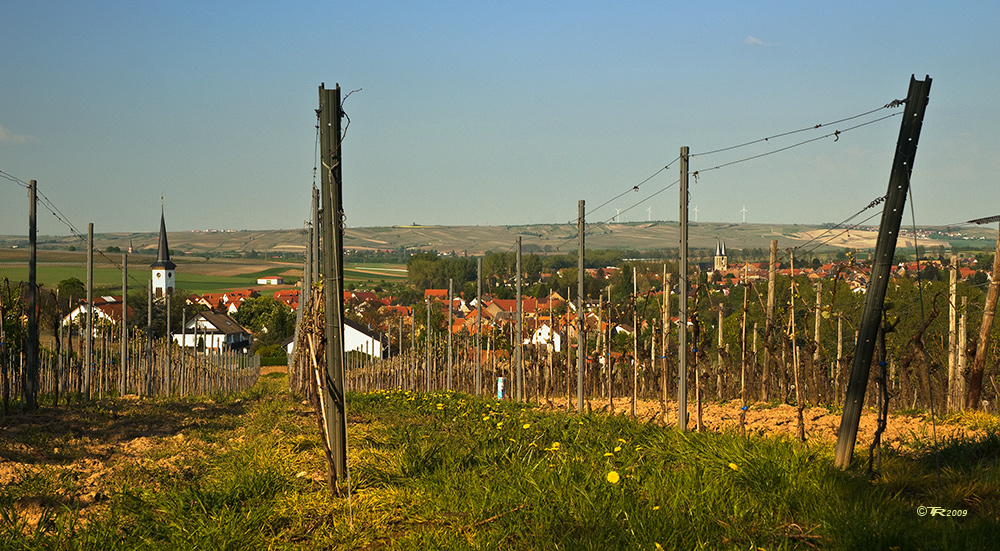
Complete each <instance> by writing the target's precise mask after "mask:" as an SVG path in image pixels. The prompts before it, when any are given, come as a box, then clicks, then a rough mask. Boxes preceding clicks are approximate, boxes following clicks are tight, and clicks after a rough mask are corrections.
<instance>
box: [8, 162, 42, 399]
mask: <svg viewBox="0 0 1000 551" xmlns="http://www.w3.org/2000/svg"><path fill="white" fill-rule="evenodd" d="M37 205H38V182H36V181H35V180H30V181H29V182H28V343H27V344H28V346H27V350H26V352H27V354H26V355H27V358H26V365H25V368H24V379H23V382H22V384H21V392H22V393H23V401H22V402H21V405H22V409H24V410H27V411H31V410H34V409H37V408H38V282H37V281H36V279H37V275H36V262H37V256H36V255H37V253H38V245H37V243H38V241H37V239H38V214H37V211H36V209H37ZM2 323H3V319H2V318H0V324H2ZM0 361H6V358H2V357H0Z"/></svg>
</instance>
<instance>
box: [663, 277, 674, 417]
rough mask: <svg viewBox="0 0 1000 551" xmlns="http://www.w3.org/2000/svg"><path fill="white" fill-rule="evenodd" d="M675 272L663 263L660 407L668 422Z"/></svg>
mask: <svg viewBox="0 0 1000 551" xmlns="http://www.w3.org/2000/svg"><path fill="white" fill-rule="evenodd" d="M672 275H673V274H668V273H667V264H666V263H665V262H664V263H663V299H662V303H663V304H662V308H663V310H662V314H663V327H662V330H661V331H660V332H661V333H662V335H661V337H660V408H661V409H662V411H661V412H660V413H661V417H662V419H663V422H664V423H666V422H667V396H668V392H667V352H669V351H670V327H671V325H672V324H671V323H670V287H671V286H672V285H671V279H672Z"/></svg>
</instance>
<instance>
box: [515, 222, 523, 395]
mask: <svg viewBox="0 0 1000 551" xmlns="http://www.w3.org/2000/svg"><path fill="white" fill-rule="evenodd" d="M516 251H517V254H516V255H515V256H516V262H515V264H516V269H517V278H516V281H517V293H516V294H517V319H516V320H515V329H514V332H515V333H516V335H515V343H514V349H515V351H516V353H517V359H516V360H515V362H516V363H515V365H517V375H516V377H517V401H518V402H523V401H524V326H523V325H522V324H523V323H524V310H523V307H522V306H521V236H520V235H519V236H517V243H516Z"/></svg>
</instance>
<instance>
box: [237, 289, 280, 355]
mask: <svg viewBox="0 0 1000 551" xmlns="http://www.w3.org/2000/svg"><path fill="white" fill-rule="evenodd" d="M233 319H235V320H236V321H237V322H239V324H240V325H242V326H243V327H246V328H247V329H249V330H250V331H253V332H254V334H255V335H256V343H255V346H256V347H258V348H259V347H261V346H267V345H269V344H280V343H281V342H282V341H283V340H285V339H286V338H288V337H290V336H291V335H292V334H293V333H294V332H295V314H294V313H292V311H291V310H290V309H289V308H288V306H287V305H286V304H284V303H283V302H279V301H277V300H274V298H272V297H266V296H260V297H255V298H248V299H246V300H244V301H243V303H242V304H240V308H239V310H237V311H236V313H235V314H233Z"/></svg>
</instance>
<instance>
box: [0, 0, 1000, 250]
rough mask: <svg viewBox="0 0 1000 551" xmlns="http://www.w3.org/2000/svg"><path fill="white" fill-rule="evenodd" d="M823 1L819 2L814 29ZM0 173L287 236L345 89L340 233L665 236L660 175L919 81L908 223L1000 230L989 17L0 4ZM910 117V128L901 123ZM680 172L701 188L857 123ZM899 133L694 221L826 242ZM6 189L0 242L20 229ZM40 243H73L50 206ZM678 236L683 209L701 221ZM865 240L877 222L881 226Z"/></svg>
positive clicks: (818, 156)
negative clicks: (619, 224)
mask: <svg viewBox="0 0 1000 551" xmlns="http://www.w3.org/2000/svg"><path fill="white" fill-rule="evenodd" d="M814 4H816V5H814ZM3 15H4V17H3V22H2V23H0V51H2V52H3V54H2V55H0V75H2V79H3V85H2V86H0V171H3V172H4V173H7V174H10V175H13V176H15V177H17V178H21V179H23V180H28V179H36V180H38V181H39V189H40V190H41V192H42V193H44V194H45V196H46V197H48V198H49V199H50V200H51V201H52V203H53V204H55V205H56V206H57V207H58V208H59V209H60V210H61V211H62V212H63V213H64V214H65V215H66V217H67V218H68V219H69V220H70V221H71V222H72V223H73V224H74V225H76V226H77V227H78V228H81V229H85V228H86V224H87V222H94V224H95V231H97V232H111V231H155V230H156V229H157V226H158V215H159V208H160V204H159V203H160V196H161V195H163V196H164V198H165V199H164V201H165V209H166V214H167V224H168V228H169V229H170V230H171V231H179V230H192V229H207V228H219V229H223V228H235V229H282V228H297V227H301V225H302V223H303V220H305V219H306V218H307V216H308V209H309V202H310V189H311V187H312V183H313V166H314V164H315V160H314V159H315V157H314V146H315V128H314V126H315V124H316V119H315V113H314V110H315V109H316V107H317V101H318V97H317V88H318V86H319V84H320V83H321V82H325V83H326V84H327V86H328V87H332V86H334V84H335V83H340V85H341V87H342V89H343V90H344V93H345V94H346V93H347V92H349V91H351V90H356V89H360V91H358V92H355V93H354V94H353V95H351V96H350V98H348V99H347V100H346V102H345V105H344V109H345V111H346V112H347V114H348V116H349V117H350V119H351V124H350V128H349V130H348V133H347V136H346V139H345V142H344V156H345V158H344V169H343V174H344V201H345V208H346V211H347V224H348V225H349V226H378V225H405V224H411V223H413V222H416V223H421V224H462V225H466V224H472V225H474V224H484V225H485V224H490V225H520V224H531V223H548V222H566V221H569V220H572V219H574V218H575V217H576V209H577V200H579V199H585V200H586V201H587V205H588V207H590V208H589V209H588V210H590V212H589V213H588V219H589V220H590V221H597V220H608V219H610V218H611V217H613V216H614V215H615V209H616V208H619V209H623V210H624V209H626V208H628V207H630V206H632V205H637V206H635V207H634V208H633V209H632V210H630V211H628V212H625V213H624V214H622V215H621V220H623V221H639V220H646V219H647V218H652V219H654V220H676V219H677V204H678V194H677V189H676V187H673V188H670V189H668V190H666V191H664V192H662V193H660V194H659V195H656V196H654V197H652V198H649V199H646V198H647V197H648V196H649V195H651V194H653V193H655V192H657V191H659V190H661V189H663V188H665V187H667V186H669V185H670V184H671V183H673V182H674V181H675V180H676V179H677V177H678V169H677V165H676V164H671V165H670V168H669V169H667V170H665V171H663V172H662V173H660V174H659V175H658V176H656V177H655V178H653V179H651V180H650V181H649V182H647V183H645V184H643V185H642V186H641V187H640V191H639V192H632V193H628V194H626V195H625V196H623V197H621V198H619V199H616V200H614V201H612V202H611V203H609V204H608V205H607V206H605V207H603V208H601V209H596V210H595V208H596V207H597V206H598V205H600V204H602V203H605V202H606V201H608V200H609V199H612V198H613V197H615V196H617V195H619V194H620V193H622V192H624V191H626V190H628V189H629V188H631V187H632V186H634V185H636V184H638V183H639V182H641V181H643V180H644V179H645V178H647V177H648V176H650V175H651V174H653V173H655V172H656V171H657V170H659V169H660V168H662V167H664V166H665V165H667V163H670V162H671V161H673V160H674V159H675V158H676V157H677V155H678V152H679V148H680V147H681V146H683V145H687V146H690V148H691V152H692V154H697V153H699V152H704V151H709V150H713V149H716V148H720V147H725V146H729V145H734V144H738V143H743V142H746V141H750V140H755V139H758V138H763V137H765V136H771V135H775V134H778V133H781V132H785V131H789V130H794V129H799V128H804V127H808V126H811V125H814V124H817V123H824V122H830V121H835V120H838V119H842V118H845V117H849V116H852V115H856V114H859V113H862V112H866V111H869V110H872V109H876V108H879V107H881V106H883V105H884V104H886V103H887V102H889V101H891V100H893V99H897V98H898V99H902V98H904V97H905V95H906V91H907V86H908V82H909V78H910V75H911V74H915V75H916V76H917V78H918V79H922V78H923V77H924V75H930V76H931V77H932V78H933V85H932V88H931V94H930V103H929V106H928V108H927V115H926V118H925V122H924V127H923V133H922V135H921V139H920V149H919V152H918V155H917V159H916V162H915V164H914V167H915V169H914V174H913V180H912V185H913V199H914V206H915V209H916V217H917V223H918V224H926V225H929V224H951V223H955V222H958V221H962V220H966V219H969V218H974V217H980V216H987V215H992V214H997V213H1000V185H998V182H997V175H998V174H1000V137H998V135H997V133H996V131H995V130H996V128H998V127H1000V107H998V106H997V103H996V101H995V95H996V94H995V91H996V90H998V89H1000V72H998V71H996V64H997V61H996V60H997V59H998V58H1000V33H998V30H1000V5H996V4H994V3H992V2H975V3H953V4H949V5H948V6H947V7H945V6H944V5H942V4H940V3H932V2H923V1H910V2H881V3H872V2H825V3H819V4H817V3H812V2H628V3H619V2H614V3H612V2H577V3H569V2H544V1H534V2H502V3H500V2H494V3H489V4H482V5H480V3H474V2H430V3H426V2H377V1H376V2H371V1H366V2H352V3H342V2H295V1H292V2H286V3H281V4H280V5H278V4H277V3H270V2H269V3H262V2H212V3H204V2H183V1H175V2H169V3H167V2H155V3H154V2H124V1H123V2H100V1H98V2H68V1H58V2H53V1H44V0H41V1H38V2H8V3H7V4H6V5H5V7H4V9H3ZM894 111H896V112H901V111H902V109H897V110H894ZM892 112H893V110H881V111H878V112H877V113H875V114H873V115H871V116H870V117H868V118H867V119H860V120H857V121H851V122H850V123H843V124H840V125H834V126H830V127H824V128H822V129H820V130H817V131H814V132H811V133H808V132H807V133H802V134H797V135H795V136H793V137H789V138H784V139H775V140H769V141H768V142H765V143H761V144H755V145H752V146H748V147H745V148H741V149H738V150H734V151H732V152H727V153H720V154H717V155H711V156H704V157H694V158H693V159H692V161H691V170H703V171H704V170H705V169H707V168H711V167H713V166H717V165H719V164H722V163H726V162H729V161H732V160H737V159H740V158H745V157H748V156H752V155H757V154H761V153H767V152H769V151H774V150H776V149H779V148H781V147H785V146H788V145H792V144H794V143H797V142H799V141H802V140H805V139H809V138H812V137H817V136H820V135H822V134H823V133H826V132H831V131H833V130H835V129H842V128H846V127H848V126H851V125H852V124H854V123H856V122H863V121H864V120H871V119H873V118H875V117H879V116H883V115H887V114H891V113H892ZM898 133H899V117H898V116H896V117H892V118H889V119H887V120H884V121H881V122H878V123H874V124H871V125H869V126H865V127H863V128H858V129H856V130H852V131H850V132H845V133H843V134H842V135H841V136H840V137H839V138H838V139H837V140H836V141H834V139H833V138H828V139H823V140H818V141H816V142H814V143H811V144H807V145H803V146H800V147H795V148H793V149H790V150H788V151H784V152H780V153H776V154H774V155H770V156H767V157H763V158H761V159H757V160H754V161H749V162H746V163H741V164H737V165H732V166H729V167H725V168H723V169H718V170H714V171H705V172H704V173H703V174H700V175H699V177H698V178H697V179H696V180H692V186H691V207H692V209H693V208H694V207H695V206H697V208H698V219H699V220H700V221H715V222H738V221H740V220H741V218H742V214H741V209H742V208H743V207H744V205H745V207H746V209H747V214H746V216H747V221H748V222H764V223H768V222H769V223H822V222H839V221H841V220H843V219H845V218H847V217H848V216H850V215H852V214H854V213H855V212H857V211H858V210H860V209H861V208H862V207H864V206H865V205H867V204H868V203H869V202H870V201H871V200H872V199H874V198H875V197H878V196H880V195H883V194H884V193H885V191H886V187H887V182H888V177H889V170H890V165H891V162H892V154H893V151H894V147H895V141H896V137H897V135H898ZM26 205H27V198H26V194H25V192H24V190H23V188H21V187H19V186H17V185H15V184H13V183H11V182H9V181H7V180H2V179H0V234H24V233H26V231H27V209H26ZM40 212H41V215H40V221H39V232H40V233H42V234H63V233H67V232H68V229H67V228H66V226H64V225H63V224H61V223H60V222H59V221H58V220H56V218H55V217H54V216H51V215H50V214H48V212H47V211H45V210H41V211H40ZM693 217H694V215H693V213H692V218H693ZM872 223H877V218H875V219H874V220H873V221H872Z"/></svg>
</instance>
